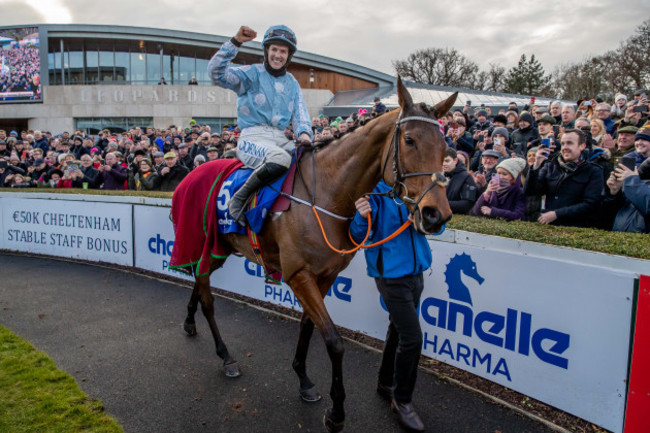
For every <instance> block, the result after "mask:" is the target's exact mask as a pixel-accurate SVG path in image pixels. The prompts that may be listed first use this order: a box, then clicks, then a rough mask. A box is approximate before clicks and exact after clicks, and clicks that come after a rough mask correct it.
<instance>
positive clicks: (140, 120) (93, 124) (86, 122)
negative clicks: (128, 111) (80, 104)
mask: <svg viewBox="0 0 650 433" xmlns="http://www.w3.org/2000/svg"><path fill="white" fill-rule="evenodd" d="M151 125H153V118H152V117H88V118H77V119H75V129H76V130H77V131H82V130H85V131H86V133H88V134H93V135H94V134H97V133H98V132H99V131H101V130H102V129H109V130H110V131H111V132H124V131H128V130H129V129H131V128H135V127H136V126H139V127H141V128H142V129H143V130H144V129H145V128H146V127H147V126H151Z"/></svg>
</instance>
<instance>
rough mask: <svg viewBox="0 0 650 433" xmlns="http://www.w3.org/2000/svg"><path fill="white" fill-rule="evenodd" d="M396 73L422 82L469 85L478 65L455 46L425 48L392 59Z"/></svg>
mask: <svg viewBox="0 0 650 433" xmlns="http://www.w3.org/2000/svg"><path fill="white" fill-rule="evenodd" d="M393 67H394V68H395V71H396V72H397V74H398V75H400V76H402V77H404V78H406V79H408V80H412V81H416V82H418V83H424V84H435V85H439V86H451V87H471V86H472V84H474V82H475V81H476V74H477V73H478V65H477V64H476V63H474V62H473V61H471V60H470V59H468V58H467V57H465V56H463V55H462V54H460V53H459V52H458V51H457V50H456V49H455V48H451V49H449V48H444V49H443V48H427V49H424V50H418V51H416V52H414V53H411V54H409V56H408V58H407V59H406V60H394V61H393Z"/></svg>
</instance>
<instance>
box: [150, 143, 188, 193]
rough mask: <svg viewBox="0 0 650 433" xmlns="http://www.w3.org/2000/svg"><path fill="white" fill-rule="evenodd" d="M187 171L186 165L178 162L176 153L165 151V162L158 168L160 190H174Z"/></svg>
mask: <svg viewBox="0 0 650 433" xmlns="http://www.w3.org/2000/svg"><path fill="white" fill-rule="evenodd" d="M189 172H190V171H189V170H188V169H187V167H185V166H184V165H182V164H180V163H179V162H178V157H177V156H176V153H174V152H167V153H166V154H165V164H164V165H163V166H162V167H160V168H159V169H158V175H159V176H160V190H161V191H174V190H175V189H176V187H177V186H178V184H180V183H181V181H182V180H183V179H184V178H185V176H187V175H188V174H189Z"/></svg>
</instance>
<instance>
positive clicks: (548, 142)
mask: <svg viewBox="0 0 650 433" xmlns="http://www.w3.org/2000/svg"><path fill="white" fill-rule="evenodd" d="M542 147H545V148H547V149H548V148H549V147H551V139H550V138H542Z"/></svg>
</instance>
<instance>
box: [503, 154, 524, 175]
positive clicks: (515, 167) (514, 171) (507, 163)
mask: <svg viewBox="0 0 650 433" xmlns="http://www.w3.org/2000/svg"><path fill="white" fill-rule="evenodd" d="M497 168H502V169H504V170H505V171H507V172H508V173H510V174H511V175H512V177H514V178H515V179H517V176H519V173H521V171H522V170H523V169H524V168H526V161H525V160H524V159H523V158H508V159H504V160H503V161H501V162H500V163H499V165H497Z"/></svg>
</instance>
